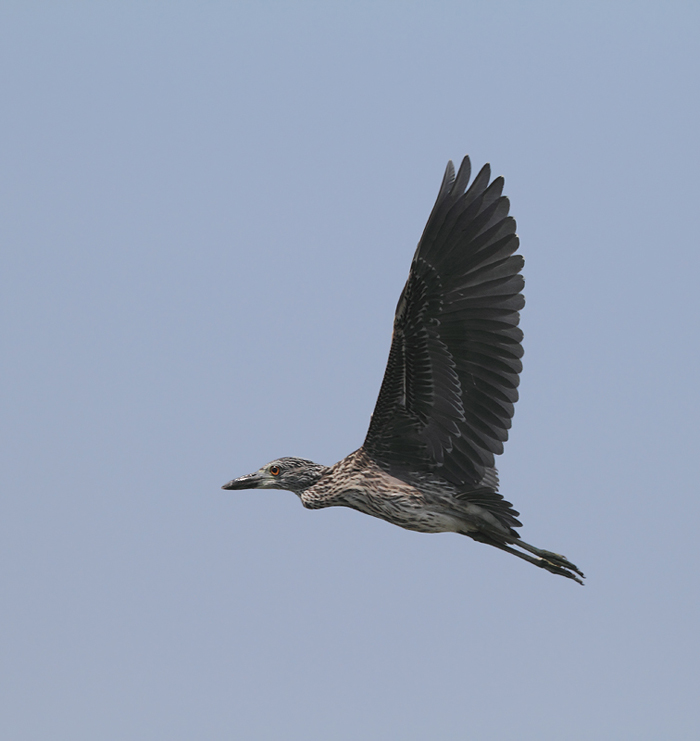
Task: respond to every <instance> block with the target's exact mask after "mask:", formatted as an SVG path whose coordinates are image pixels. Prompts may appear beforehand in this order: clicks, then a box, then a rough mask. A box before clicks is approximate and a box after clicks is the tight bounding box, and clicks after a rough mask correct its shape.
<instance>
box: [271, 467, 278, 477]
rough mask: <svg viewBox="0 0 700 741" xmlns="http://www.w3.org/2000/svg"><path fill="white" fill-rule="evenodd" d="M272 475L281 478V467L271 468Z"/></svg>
mask: <svg viewBox="0 0 700 741" xmlns="http://www.w3.org/2000/svg"><path fill="white" fill-rule="evenodd" d="M270 473H271V474H272V475H273V476H279V475H280V467H279V466H270Z"/></svg>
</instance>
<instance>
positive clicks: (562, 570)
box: [484, 539, 583, 584]
mask: <svg viewBox="0 0 700 741" xmlns="http://www.w3.org/2000/svg"><path fill="white" fill-rule="evenodd" d="M484 542H486V543H488V544H489V545H492V546H494V547H495V548H500V549H501V550H502V551H505V552H506V553H512V554H513V555H514V556H517V557H518V558H522V559H523V561H527V562H528V563H533V564H535V566H539V567H540V568H541V569H546V570H547V571H549V572H551V573H552V574H559V576H565V577H566V578H567V579H573V580H574V581H575V582H578V583H579V584H583V582H582V581H581V579H579V578H578V576H576V575H575V574H572V573H571V571H569V570H568V567H565V566H559V565H557V564H556V563H554V562H552V561H549V560H547V559H545V558H543V557H540V558H535V557H534V556H529V555H528V554H527V553H523V552H522V551H517V550H515V548H511V547H510V546H508V545H506V544H505V543H499V542H498V541H496V540H490V539H489V540H485V541H484ZM519 544H520V543H518V545H519ZM543 552H544V553H547V551H543ZM564 560H565V561H566V559H564ZM567 563H568V561H567ZM574 568H576V567H574ZM576 573H577V574H581V572H580V571H579V570H578V569H576ZM581 576H583V574H581Z"/></svg>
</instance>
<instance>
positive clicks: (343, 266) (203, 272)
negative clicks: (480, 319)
mask: <svg viewBox="0 0 700 741" xmlns="http://www.w3.org/2000/svg"><path fill="white" fill-rule="evenodd" d="M699 23H700V5H698V4H697V3H695V2H687V3H682V2H669V3H648V2H629V3H622V2H609V1H608V2H586V3H559V2H527V3H526V2H519V3H516V2H497V1H495V2H485V1H484V2H442V3H430V4H429V3H427V2H383V1H375V2H353V3H333V2H316V3H311V2H299V3H289V2H279V3H274V2H240V3H233V2H232V3H223V2H208V3H194V2H174V3H162V2H160V3H156V2H145V3H138V2H124V3H116V2H104V3H77V2H75V3H71V2H66V3H43V4H41V3H34V2H9V1H8V2H2V3H0V60H1V61H0V99H1V101H2V103H1V105H0V241H1V244H2V250H1V255H0V281H1V285H0V301H1V303H2V335H1V337H2V349H1V352H0V363H1V372H2V377H3V383H2V407H1V409H0V420H1V422H0V424H1V425H2V432H3V439H2V465H1V471H2V495H1V497H2V498H1V500H0V502H1V504H0V579H1V582H0V737H2V738H3V739H12V740H13V741H45V740H46V741H63V740H65V741H94V740H95V739H99V740H100V741H103V740H104V741H113V740H114V741H117V740H122V739H138V740H139V741H141V740H142V739H143V740H151V739H168V740H169V741H170V740H172V741H180V740H182V741H185V740H189V739H195V738H196V739H217V740H218V739H252V740H254V741H257V740H261V741H263V740H267V739H270V740H271V741H272V740H276V739H283V740H284V741H296V740H300V741H327V740H328V739H333V740H334V741H336V740H337V741H355V740H356V739H367V740H368V741H379V740H380V739H381V740H384V739H402V741H419V740H421V741H422V740H424V739H462V738H463V739H504V738H517V739H538V741H548V740H552V741H554V740H556V741H561V739H567V740H569V739H571V740H574V741H577V740H579V739H581V740H583V739H613V738H614V739H617V740H623V741H624V740H626V739H634V740H635V741H640V740H641V741H644V740H646V739H648V740H649V741H658V739H661V738H663V739H673V740H676V739H683V740H685V739H688V740H691V739H692V740H695V739H697V738H700V703H699V702H698V697H700V679H699V677H698V666H699V665H700V646H699V640H698V626H699V625H700V589H699V579H698V572H699V571H700V548H699V547H698V537H697V529H698V520H699V519H700V505H699V498H698V480H699V479H700V470H699V468H700V465H699V462H698V461H699V456H698V443H699V442H700V441H699V434H698V413H699V411H700V410H699V407H700V403H699V402H700V398H699V393H698V366H699V362H700V351H699V349H698V347H699V339H700V334H699V330H700V326H699V324H700V322H699V312H698V269H699V268H700V257H699V254H700V249H699V248H700V245H699V244H698V241H699V240H698V228H697V222H698V203H699V201H700V185H699V183H700V178H699V175H698V173H699V171H700V147H699V145H698V139H699V132H700V95H699V91H700V79H699V78H700V44H699V43H698V28H699ZM467 153H468V154H470V155H471V157H472V160H473V163H474V165H475V167H480V166H481V165H482V164H483V163H484V162H486V161H489V162H491V164H492V167H493V172H494V175H504V176H505V179H506V188H505V193H506V194H507V195H508V196H509V197H510V198H511V202H512V211H511V212H512V214H513V215H514V216H515V217H516V219H517V220H518V232H519V235H520V238H521V244H522V253H523V255H524V256H525V271H524V272H525V277H526V290H525V293H526V297H527V306H526V307H525V310H524V312H523V315H522V327H523V329H524V331H525V358H524V362H525V370H524V372H523V375H522V384H521V401H520V402H519V404H518V406H517V411H516V415H515V420H514V426H513V430H512V434H511V438H510V441H509V443H508V444H507V446H506V453H505V455H504V456H503V457H502V458H501V459H499V461H498V465H499V469H500V472H501V483H502V491H503V493H504V494H505V495H506V497H507V498H508V499H509V500H511V501H512V502H513V503H514V504H515V506H516V508H517V509H518V510H520V512H521V513H522V520H523V522H524V528H523V530H522V534H523V537H524V538H525V539H526V540H527V541H528V542H531V543H533V544H535V545H538V546H540V547H544V548H548V549H552V550H555V551H559V552H562V553H564V554H566V555H567V556H568V557H569V558H571V559H572V560H573V561H574V562H575V563H576V564H578V565H579V566H580V567H581V568H582V569H583V570H584V571H585V573H586V575H587V576H588V581H587V586H586V587H585V588H581V587H579V586H578V585H576V584H574V583H573V582H570V581H567V580H564V579H561V578H558V577H556V576H553V575H551V574H549V573H547V572H545V571H543V570H541V569H536V568H533V567H531V566H530V565H528V564H526V563H524V562H522V561H520V560H518V559H515V558H513V557H511V556H508V555H507V554H504V553H502V552H500V551H497V550H496V549H492V548H488V547H486V546H484V545H480V544H477V543H474V542H473V541H471V540H469V539H468V538H464V537H461V536H458V535H454V534H442V535H424V534H418V533H412V532H407V531H403V530H401V529H399V528H396V527H394V526H391V525H389V524H387V523H384V522H382V521H380V520H375V519H372V518H370V517H367V516H365V515H361V514H359V513H357V512H353V511H350V510H345V509H328V510H322V511H314V512H312V511H306V510H304V509H303V507H302V506H301V505H300V503H299V501H298V499H297V497H296V496H294V495H293V494H291V493H289V492H281V491H274V492H269V491H268V492H263V491H243V492H223V491H221V490H220V488H219V487H220V486H221V485H222V484H223V483H225V482H226V481H228V480H229V479H231V478H233V477H234V476H239V475H241V474H243V473H247V472H249V471H252V470H255V469H257V468H258V467H259V466H261V465H262V464H263V463H265V462H267V461H269V460H271V459H273V458H276V457H278V456H282V455H299V456H302V457H306V458H311V459H313V460H316V461H318V462H321V463H325V464H331V463H333V462H335V461H337V460H339V459H340V458H342V457H344V456H345V455H347V454H348V453H350V452H351V451H352V450H355V449H356V448H357V447H359V445H360V444H361V443H362V440H363V438H364V434H365V431H366V428H367V424H368V420H369V415H370V413H371V411H372V408H373V406H374V402H375V399H376V395H377V392H378V390H379V384H380V381H381V377H382V373H383V370H384V364H385V362H386V357H387V354H388V349H389V340H390V334H391V325H392V317H393V311H394V307H395V305H396V300H397V298H398V295H399V292H400V290H401V287H402V285H403V283H404V281H405V279H406V275H407V272H408V267H409V263H410V259H411V256H412V254H413V250H414V249H415V245H416V242H417V240H418V238H419V236H420V233H421V231H422V228H423V226H424V223H425V220H426V218H427V216H428V214H429V212H430V209H431V207H432V205H433V201H434V199H435V196H436V194H437V190H438V187H439V184H440V180H441V178H442V174H443V170H444V167H445V164H446V162H447V160H448V159H453V160H455V161H458V160H460V159H461V157H462V156H463V155H464V154H467Z"/></svg>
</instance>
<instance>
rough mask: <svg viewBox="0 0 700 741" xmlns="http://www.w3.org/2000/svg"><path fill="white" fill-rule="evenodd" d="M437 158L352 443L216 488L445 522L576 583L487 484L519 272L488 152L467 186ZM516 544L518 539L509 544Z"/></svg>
mask: <svg viewBox="0 0 700 741" xmlns="http://www.w3.org/2000/svg"><path fill="white" fill-rule="evenodd" d="M470 172H471V168H470V164H469V158H466V157H465V159H464V161H463V162H462V166H461V167H460V170H459V172H458V173H457V175H456V177H455V173H454V168H453V167H452V163H451V162H450V163H449V164H448V166H447V171H446V173H445V177H444V179H443V183H442V186H441V188H440V193H439V194H438V199H437V202H436V204H435V206H434V208H433V211H432V213H431V215H430V218H429V220H428V224H427V225H426V228H425V231H424V233H423V236H422V238H421V240H420V242H419V244H418V248H417V250H416V253H415V255H414V258H413V262H412V264H411V270H410V273H409V277H408V280H407V282H406V286H405V287H404V290H403V292H402V293H401V297H400V298H399V302H398V306H397V308H396V316H395V318H394V333H393V336H392V345H391V350H390V353H389V361H388V363H387V369H386V372H385V374H384V380H383V382H382V387H381V390H380V392H379V398H378V400H377V404H376V406H375V410H374V414H373V415H372V420H371V422H370V426H369V430H368V432H367V437H366V438H365V442H364V444H363V445H362V447H361V448H360V449H359V450H357V451H355V452H354V453H351V454H350V455H349V456H347V457H346V458H344V459H343V460H341V461H339V462H338V463H336V464H335V465H333V466H330V467H327V466H322V465H320V464H317V463H313V462H312V461H307V460H304V459H301V458H280V459H278V460H275V461H272V462H271V463H269V464H267V465H266V466H263V468H261V469H260V470H259V471H257V472H255V473H253V474H247V475H246V476H241V477H240V478H238V479H234V480H233V481H230V482H229V483H228V484H226V485H225V486H224V487H223V488H224V489H247V488H276V489H288V490H290V491H293V492H295V493H296V494H297V495H298V496H299V497H300V499H301V501H302V503H303V505H304V506H305V507H307V508H309V509H321V508H323V507H332V506H343V507H351V508H352V509H356V510H358V511H360V512H364V513H365V514H369V515H373V516H375V517H379V518H381V519H383V520H386V521H388V522H391V523H393V524H395V525H398V526H399V527H403V528H406V529H407V530H416V531H418V532H425V533H437V532H455V533H461V534H462V535H468V536H469V537H471V538H473V539H474V540H477V541H480V542H483V543H488V544H489V545H493V546H495V547H497V548H500V549H501V550H504V551H507V552H508V553H512V554H513V555H516V556H518V557H519V558H522V559H524V560H526V561H529V562H530V563H533V564H535V565H537V566H539V567H541V568H544V569H547V570H548V571H551V572H552V573H555V574H559V575H561V576H566V577H568V578H570V579H574V580H576V581H578V582H580V583H581V580H580V579H579V578H578V577H579V576H580V577H582V576H583V574H582V573H581V572H580V571H579V569H578V568H577V567H576V566H574V564H572V563H571V562H569V561H568V560H567V559H566V558H564V557H563V556H560V555H558V554H556V553H552V552H551V551H545V550H542V549H539V548H535V547H534V546H531V545H529V544H528V543H525V542H524V541H522V540H521V539H520V537H519V535H518V534H517V532H516V531H515V529H514V528H517V527H520V525H521V523H520V522H519V521H518V520H517V516H518V512H516V511H515V510H514V509H513V507H512V505H511V504H510V502H507V501H505V500H504V499H503V497H502V496H501V495H500V494H499V493H498V475H497V472H496V468H495V466H494V455H498V454H500V453H502V452H503V442H504V441H505V440H506V439H507V437H508V429H509V427H510V423H511V418H512V416H513V411H514V407H513V405H514V403H515V401H517V398H518V392H517V386H518V374H519V372H520V370H521V362H520V357H521V356H522V347H521V344H520V343H521V340H522V332H521V330H520V329H519V328H518V326H517V325H518V320H519V313H518V311H519V309H520V308H522V306H523V305H524V299H523V296H522V294H521V290H522V287H523V285H524V281H523V278H522V276H521V275H520V270H521V269H522V265H523V261H522V258H521V257H520V256H519V255H514V254H513V253H514V252H515V251H516V250H517V248H518V244H519V242H518V238H517V236H516V235H515V220H514V219H513V218H512V217H510V216H508V210H509V202H508V199H507V198H505V197H503V196H501V190H502V187H503V179H502V178H496V179H495V180H494V181H493V182H492V183H490V184H489V178H490V170H489V167H488V165H485V166H484V168H482V170H481V171H480V172H479V174H478V175H477V176H476V178H475V179H474V181H473V182H472V184H471V186H470V187H469V189H467V187H466V186H467V183H468V181H469V177H470ZM523 551H525V552H523Z"/></svg>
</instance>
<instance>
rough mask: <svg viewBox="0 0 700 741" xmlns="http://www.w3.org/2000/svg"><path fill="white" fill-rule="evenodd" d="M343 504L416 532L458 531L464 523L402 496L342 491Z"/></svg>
mask: <svg viewBox="0 0 700 741" xmlns="http://www.w3.org/2000/svg"><path fill="white" fill-rule="evenodd" d="M344 500H345V501H344V502H342V504H344V505H345V506H346V507H352V509H356V510H358V511H360V512H363V513H364V514H367V515H372V516H373V517H379V518H380V519H382V520H386V521H387V522H390V523H392V524H393V525H398V526H399V527H403V528H405V529H406V530H416V531H417V532H420V533H446V532H455V533H457V532H461V531H463V530H464V522H463V521H462V520H460V519H458V518H457V517H454V516H452V515H450V514H449V513H448V512H444V511H440V509H438V508H437V507H431V506H430V505H427V504H426V503H425V502H420V501H413V500H412V499H411V498H410V497H402V496H386V495H384V496H372V495H371V494H369V495H368V494H367V493H366V492H346V496H345V497H344Z"/></svg>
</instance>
